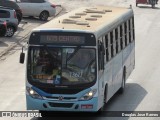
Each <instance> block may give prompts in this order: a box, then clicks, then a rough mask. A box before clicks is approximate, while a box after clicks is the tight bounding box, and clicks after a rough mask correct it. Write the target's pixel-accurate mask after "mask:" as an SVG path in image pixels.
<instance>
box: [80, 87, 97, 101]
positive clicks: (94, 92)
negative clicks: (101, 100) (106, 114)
mask: <svg viewBox="0 0 160 120" xmlns="http://www.w3.org/2000/svg"><path fill="white" fill-rule="evenodd" d="M96 92H97V89H93V90H91V91H89V92H87V93H86V94H85V95H83V96H82V97H81V98H80V99H79V100H90V99H92V98H93V96H94V95H95V94H96Z"/></svg>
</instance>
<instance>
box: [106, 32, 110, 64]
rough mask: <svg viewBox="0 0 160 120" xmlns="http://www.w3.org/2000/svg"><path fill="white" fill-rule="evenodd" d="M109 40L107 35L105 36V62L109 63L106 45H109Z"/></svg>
mask: <svg viewBox="0 0 160 120" xmlns="http://www.w3.org/2000/svg"><path fill="white" fill-rule="evenodd" d="M108 42H109V39H108V35H106V36H105V43H106V61H109V51H108V47H109V46H108V45H109V43H108Z"/></svg>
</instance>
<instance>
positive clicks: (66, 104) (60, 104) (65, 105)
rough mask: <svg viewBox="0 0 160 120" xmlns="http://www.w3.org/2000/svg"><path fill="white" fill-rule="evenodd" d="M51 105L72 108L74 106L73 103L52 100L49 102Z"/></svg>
mask: <svg viewBox="0 0 160 120" xmlns="http://www.w3.org/2000/svg"><path fill="white" fill-rule="evenodd" d="M49 105H50V106H51V107H63V108H71V107H72V106H73V103H52V102H49Z"/></svg>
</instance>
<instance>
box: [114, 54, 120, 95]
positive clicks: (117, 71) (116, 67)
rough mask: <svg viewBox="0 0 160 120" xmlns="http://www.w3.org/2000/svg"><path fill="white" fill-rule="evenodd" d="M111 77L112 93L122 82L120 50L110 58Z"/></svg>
mask: <svg viewBox="0 0 160 120" xmlns="http://www.w3.org/2000/svg"><path fill="white" fill-rule="evenodd" d="M112 68H113V69H112V71H113V74H112V79H113V84H114V93H115V92H117V90H119V88H120V87H121V83H122V73H123V72H122V52H120V53H119V54H117V55H116V56H115V57H114V58H113V60H112Z"/></svg>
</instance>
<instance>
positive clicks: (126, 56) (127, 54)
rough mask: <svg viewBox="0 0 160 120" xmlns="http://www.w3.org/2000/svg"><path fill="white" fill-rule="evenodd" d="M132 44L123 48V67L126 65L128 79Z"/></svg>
mask: <svg viewBox="0 0 160 120" xmlns="http://www.w3.org/2000/svg"><path fill="white" fill-rule="evenodd" d="M130 53H131V45H128V46H127V47H126V48H125V49H124V50H123V67H124V66H125V67H126V80H127V78H128V77H129V75H130V64H131V57H130V56H131V54H130Z"/></svg>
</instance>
